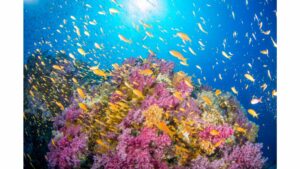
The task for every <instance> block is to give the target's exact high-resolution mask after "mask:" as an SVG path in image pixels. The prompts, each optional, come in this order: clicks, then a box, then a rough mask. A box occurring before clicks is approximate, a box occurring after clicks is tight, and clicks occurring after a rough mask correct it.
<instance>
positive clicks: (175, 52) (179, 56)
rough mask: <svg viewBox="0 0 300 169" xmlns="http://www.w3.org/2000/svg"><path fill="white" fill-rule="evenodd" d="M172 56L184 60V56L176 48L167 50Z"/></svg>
mask: <svg viewBox="0 0 300 169" xmlns="http://www.w3.org/2000/svg"><path fill="white" fill-rule="evenodd" d="M169 53H170V54H171V55H172V56H174V57H176V58H177V59H179V60H181V61H182V62H186V60H187V59H186V58H185V57H184V56H183V55H182V54H181V53H180V52H178V51H176V50H170V52H169Z"/></svg>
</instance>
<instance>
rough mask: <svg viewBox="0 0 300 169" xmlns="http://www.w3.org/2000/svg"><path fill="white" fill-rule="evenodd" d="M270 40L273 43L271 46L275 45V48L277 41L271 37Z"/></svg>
mask: <svg viewBox="0 0 300 169" xmlns="http://www.w3.org/2000/svg"><path fill="white" fill-rule="evenodd" d="M271 41H272V43H273V46H274V47H275V48H277V43H276V42H275V41H274V39H273V38H272V37H271Z"/></svg>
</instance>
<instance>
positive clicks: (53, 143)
mask: <svg viewBox="0 0 300 169" xmlns="http://www.w3.org/2000/svg"><path fill="white" fill-rule="evenodd" d="M51 144H52V145H53V146H54V147H56V144H55V141H54V140H53V139H51Z"/></svg>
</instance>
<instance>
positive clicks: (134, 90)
mask: <svg viewBox="0 0 300 169" xmlns="http://www.w3.org/2000/svg"><path fill="white" fill-rule="evenodd" d="M132 92H133V93H134V94H135V95H136V96H138V97H139V98H144V95H143V93H142V92H141V91H140V90H138V89H133V90H132Z"/></svg>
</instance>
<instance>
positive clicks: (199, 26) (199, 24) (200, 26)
mask: <svg viewBox="0 0 300 169" xmlns="http://www.w3.org/2000/svg"><path fill="white" fill-rule="evenodd" d="M197 25H198V28H199V29H200V30H201V31H202V32H203V33H205V34H208V33H207V32H206V31H205V30H204V29H203V27H202V25H201V23H197Z"/></svg>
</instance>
